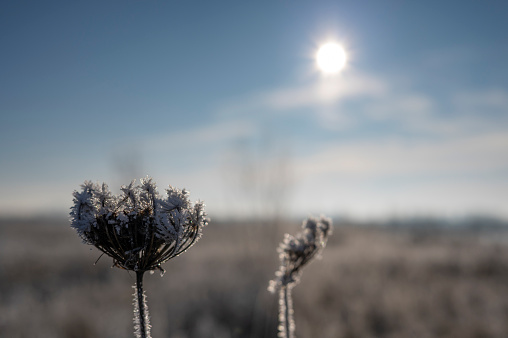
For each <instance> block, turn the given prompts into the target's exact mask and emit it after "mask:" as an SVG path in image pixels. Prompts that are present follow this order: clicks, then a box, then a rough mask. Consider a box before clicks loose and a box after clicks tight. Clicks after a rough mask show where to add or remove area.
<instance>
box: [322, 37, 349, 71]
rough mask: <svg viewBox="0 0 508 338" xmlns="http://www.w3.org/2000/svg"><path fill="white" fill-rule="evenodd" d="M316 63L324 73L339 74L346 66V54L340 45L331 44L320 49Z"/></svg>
mask: <svg viewBox="0 0 508 338" xmlns="http://www.w3.org/2000/svg"><path fill="white" fill-rule="evenodd" d="M316 62H317V65H318V67H319V69H320V70H321V71H323V72H324V73H328V74H333V73H337V72H338V71H340V70H341V69H342V68H344V66H345V64H346V52H345V51H344V48H342V47H341V46H339V45H338V44H336V43H333V42H329V43H327V44H324V45H323V46H321V47H319V50H318V52H317V54H316Z"/></svg>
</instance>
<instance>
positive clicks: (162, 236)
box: [70, 177, 208, 271]
mask: <svg viewBox="0 0 508 338" xmlns="http://www.w3.org/2000/svg"><path fill="white" fill-rule="evenodd" d="M81 188H82V190H81V191H74V194H73V196H74V205H73V206H72V207H71V213H70V216H71V227H73V228H74V229H76V231H77V232H78V234H79V236H80V237H81V238H82V239H83V242H84V243H86V244H92V245H94V246H96V247H97V248H98V249H99V250H101V251H102V252H104V253H105V254H107V255H109V256H111V257H112V258H113V262H114V265H115V266H117V267H120V268H124V269H127V270H134V271H149V270H155V269H159V270H161V271H163V270H162V268H161V266H160V265H161V264H162V263H164V262H166V261H167V260H169V259H171V258H173V257H175V256H178V255H179V254H181V253H182V252H184V251H185V250H187V249H188V248H190V247H191V246H192V245H193V244H194V243H195V242H196V241H197V240H198V239H199V238H200V237H201V233H202V229H203V227H204V226H206V225H207V224H208V219H207V218H206V213H205V211H204V207H205V205H204V204H203V203H202V202H199V201H198V202H196V203H195V204H194V205H192V203H191V202H190V201H189V198H188V195H189V193H188V192H187V191H186V190H185V189H184V190H179V189H176V188H173V187H172V186H169V189H167V197H166V198H161V197H160V196H159V193H158V192H157V186H156V184H155V182H153V180H152V178H150V177H146V178H144V179H141V184H140V185H135V180H133V181H132V182H131V183H130V184H129V185H128V186H122V188H121V191H122V194H120V195H119V196H115V195H113V194H111V192H110V191H109V189H108V186H107V185H106V184H105V183H103V184H102V185H98V184H94V183H92V182H90V181H85V183H84V184H83V185H82V186H81Z"/></svg>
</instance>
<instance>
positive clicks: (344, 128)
mask: <svg viewBox="0 0 508 338" xmlns="http://www.w3.org/2000/svg"><path fill="white" fill-rule="evenodd" d="M506 13H508V2H503V1H497V2H490V3H489V4H488V5H486V4H485V3H483V2H479V1H461V2H455V1H449V2H448V1H446V2H439V3H438V2H436V3H433V2H428V1H424V2H416V1H411V2H410V1H407V2H400V1H397V2H395V1H382V2H381V1H377V2H376V1H372V2H367V3H364V2H361V3H360V2H338V1H300V2H298V1H297V2H295V1H266V2H260V1H251V2H238V1H226V2H217V1H203V2H199V3H197V2H188V1H165V2H164V1H120V2H118V1H86V2H85V1H80V2H76V1H67V2H57V1H32V2H25V1H3V2H1V4H0V32H2V33H1V34H0V44H1V46H2V52H1V53H0V64H1V66H0V93H1V94H0V96H1V98H0V118H1V121H0V139H1V145H2V147H1V149H0V161H1V172H2V175H1V176H0V191H2V194H1V197H0V217H5V216H31V215H39V214H44V215H53V214H58V215H66V214H68V212H69V208H70V206H71V204H72V192H73V190H75V189H79V186H80V184H82V183H83V181H85V180H92V181H94V182H96V181H98V182H103V181H105V182H107V183H108V184H109V186H110V188H111V189H112V190H113V191H114V192H119V189H120V186H121V185H122V184H128V183H129V182H130V181H131V179H133V178H138V179H139V178H141V177H144V176H146V175H150V176H152V177H153V179H154V180H155V181H156V182H157V184H158V187H159V190H160V191H161V193H163V192H164V188H165V187H166V186H167V185H169V184H171V185H173V186H176V187H179V188H187V189H188V190H189V191H190V198H191V200H193V201H195V200H198V199H201V200H204V201H205V203H206V210H208V212H209V213H210V216H211V217H212V218H213V217H216V218H226V217H261V218H262V217H274V216H282V217H302V216H303V217H305V216H307V215H309V214H315V215H319V214H321V213H323V214H326V215H329V216H336V215H342V216H346V217H351V218H359V219H361V218H368V219H379V218H390V217H406V216H407V217H412V216H428V215H430V216H436V217H463V216H468V215H492V216H495V217H501V218H505V219H508V208H507V205H508V156H506V154H507V152H508V35H507V34H506V32H508V20H506ZM329 42H333V43H334V45H326V44H327V43H329ZM320 47H322V49H321V50H320V52H318V49H319V48H320ZM318 65H319V68H318ZM344 65H345V66H344Z"/></svg>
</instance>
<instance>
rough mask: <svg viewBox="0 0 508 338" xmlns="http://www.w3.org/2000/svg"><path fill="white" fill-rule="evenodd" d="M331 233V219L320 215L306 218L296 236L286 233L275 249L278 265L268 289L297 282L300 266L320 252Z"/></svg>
mask: <svg viewBox="0 0 508 338" xmlns="http://www.w3.org/2000/svg"><path fill="white" fill-rule="evenodd" d="M331 233H332V220H331V219H330V218H327V217H324V216H321V217H320V218H319V219H317V218H313V217H310V218H308V219H306V220H305V221H304V222H303V225H302V231H301V232H299V233H298V234H297V235H296V236H292V235H290V234H286V235H285V237H284V240H283V241H282V242H281V243H280V245H279V247H278V249H277V251H278V252H279V259H280V267H279V270H278V271H277V272H275V276H276V278H275V279H274V280H271V281H270V285H269V287H268V290H269V291H271V292H275V291H276V290H278V289H280V288H281V287H285V286H294V285H296V284H298V282H299V281H300V276H301V273H302V272H301V271H302V268H303V267H304V266H305V265H307V263H309V262H310V261H311V260H312V259H313V258H314V257H316V255H319V254H320V252H321V251H322V250H323V248H324V247H325V246H326V242H327V240H328V236H329V235H330V234H331Z"/></svg>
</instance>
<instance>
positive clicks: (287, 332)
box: [279, 285, 295, 338]
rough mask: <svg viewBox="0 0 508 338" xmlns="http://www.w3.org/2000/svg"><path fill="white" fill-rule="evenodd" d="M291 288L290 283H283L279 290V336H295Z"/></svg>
mask: <svg viewBox="0 0 508 338" xmlns="http://www.w3.org/2000/svg"><path fill="white" fill-rule="evenodd" d="M291 288H292V286H291V285H284V286H282V287H281V288H280V290H279V337H281V338H295V321H294V319H293V300H292V298H291Z"/></svg>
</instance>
